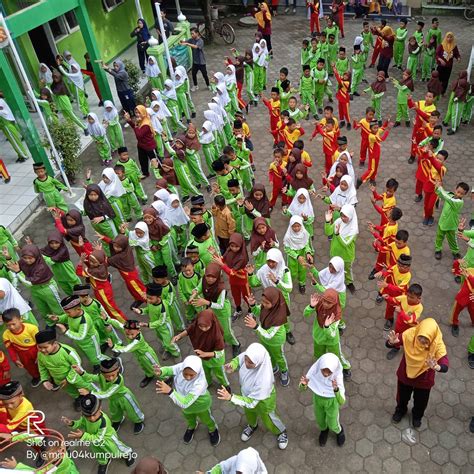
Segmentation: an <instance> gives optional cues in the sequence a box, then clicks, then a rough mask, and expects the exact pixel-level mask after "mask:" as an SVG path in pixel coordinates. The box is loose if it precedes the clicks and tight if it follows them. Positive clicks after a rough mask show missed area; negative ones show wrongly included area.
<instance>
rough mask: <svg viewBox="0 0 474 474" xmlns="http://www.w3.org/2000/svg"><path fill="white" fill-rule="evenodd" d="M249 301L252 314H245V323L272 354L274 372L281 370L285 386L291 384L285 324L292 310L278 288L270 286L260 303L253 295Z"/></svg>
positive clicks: (281, 379)
mask: <svg viewBox="0 0 474 474" xmlns="http://www.w3.org/2000/svg"><path fill="white" fill-rule="evenodd" d="M248 303H249V305H250V314H248V315H247V316H245V325H246V326H247V327H248V328H250V329H254V330H255V332H256V334H257V336H258V339H259V341H260V343H261V344H262V345H263V346H264V347H265V349H267V351H268V353H269V354H270V358H271V361H272V365H273V373H274V374H275V373H277V372H278V371H280V381H281V384H282V386H283V387H287V386H288V385H289V384H290V376H289V374H288V362H287V360H286V356H285V351H284V345H285V341H286V329H285V325H286V323H287V322H288V316H289V315H290V310H289V308H288V305H287V304H286V301H285V298H284V296H283V294H282V292H281V291H280V290H279V289H278V288H274V287H271V286H270V287H268V288H265V289H264V290H263V293H262V302H261V304H260V305H256V304H255V297H254V296H253V295H252V296H250V297H249V299H248ZM256 317H258V320H257V319H256Z"/></svg>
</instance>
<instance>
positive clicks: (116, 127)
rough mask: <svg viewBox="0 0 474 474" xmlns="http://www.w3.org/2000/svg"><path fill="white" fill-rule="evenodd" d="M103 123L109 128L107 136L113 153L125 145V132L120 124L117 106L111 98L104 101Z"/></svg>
mask: <svg viewBox="0 0 474 474" xmlns="http://www.w3.org/2000/svg"><path fill="white" fill-rule="evenodd" d="M102 123H103V124H104V127H105V128H106V130H107V138H108V139H109V143H110V148H111V149H112V153H115V152H116V151H117V150H118V149H119V148H121V147H123V146H124V143H125V142H124V139H123V132H122V127H121V125H120V120H119V114H118V111H117V108H116V107H115V105H114V103H113V102H112V101H111V100H106V101H105V102H104V115H103V120H102Z"/></svg>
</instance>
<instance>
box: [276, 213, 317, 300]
mask: <svg viewBox="0 0 474 474" xmlns="http://www.w3.org/2000/svg"><path fill="white" fill-rule="evenodd" d="M283 245H284V250H285V253H286V255H287V257H288V268H289V269H290V273H291V278H292V280H294V281H298V285H299V290H300V293H301V294H302V295H304V294H305V292H306V273H307V269H306V265H305V264H304V263H303V264H301V263H300V260H302V261H303V262H308V263H309V264H312V263H313V254H314V251H313V248H312V246H311V239H310V236H309V233H308V231H307V230H306V229H305V227H304V221H303V218H302V217H301V216H292V217H291V219H290V223H289V225H288V229H287V231H286V234H285V237H284V238H283Z"/></svg>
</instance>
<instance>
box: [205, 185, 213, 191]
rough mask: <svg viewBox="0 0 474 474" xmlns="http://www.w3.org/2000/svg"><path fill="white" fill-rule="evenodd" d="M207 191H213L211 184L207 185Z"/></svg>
mask: <svg viewBox="0 0 474 474" xmlns="http://www.w3.org/2000/svg"><path fill="white" fill-rule="evenodd" d="M206 191H207V192H208V193H210V192H211V191H212V187H211V185H210V184H208V185H207V186H206Z"/></svg>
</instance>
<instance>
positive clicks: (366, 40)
mask: <svg viewBox="0 0 474 474" xmlns="http://www.w3.org/2000/svg"><path fill="white" fill-rule="evenodd" d="M362 28H363V30H362V32H361V34H360V35H361V36H362V40H363V42H362V44H363V45H364V49H363V50H362V48H361V50H362V54H363V58H364V67H365V65H366V64H367V59H369V53H370V48H373V47H374V36H373V35H372V31H370V25H369V22H368V21H364V22H363V23H362Z"/></svg>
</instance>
